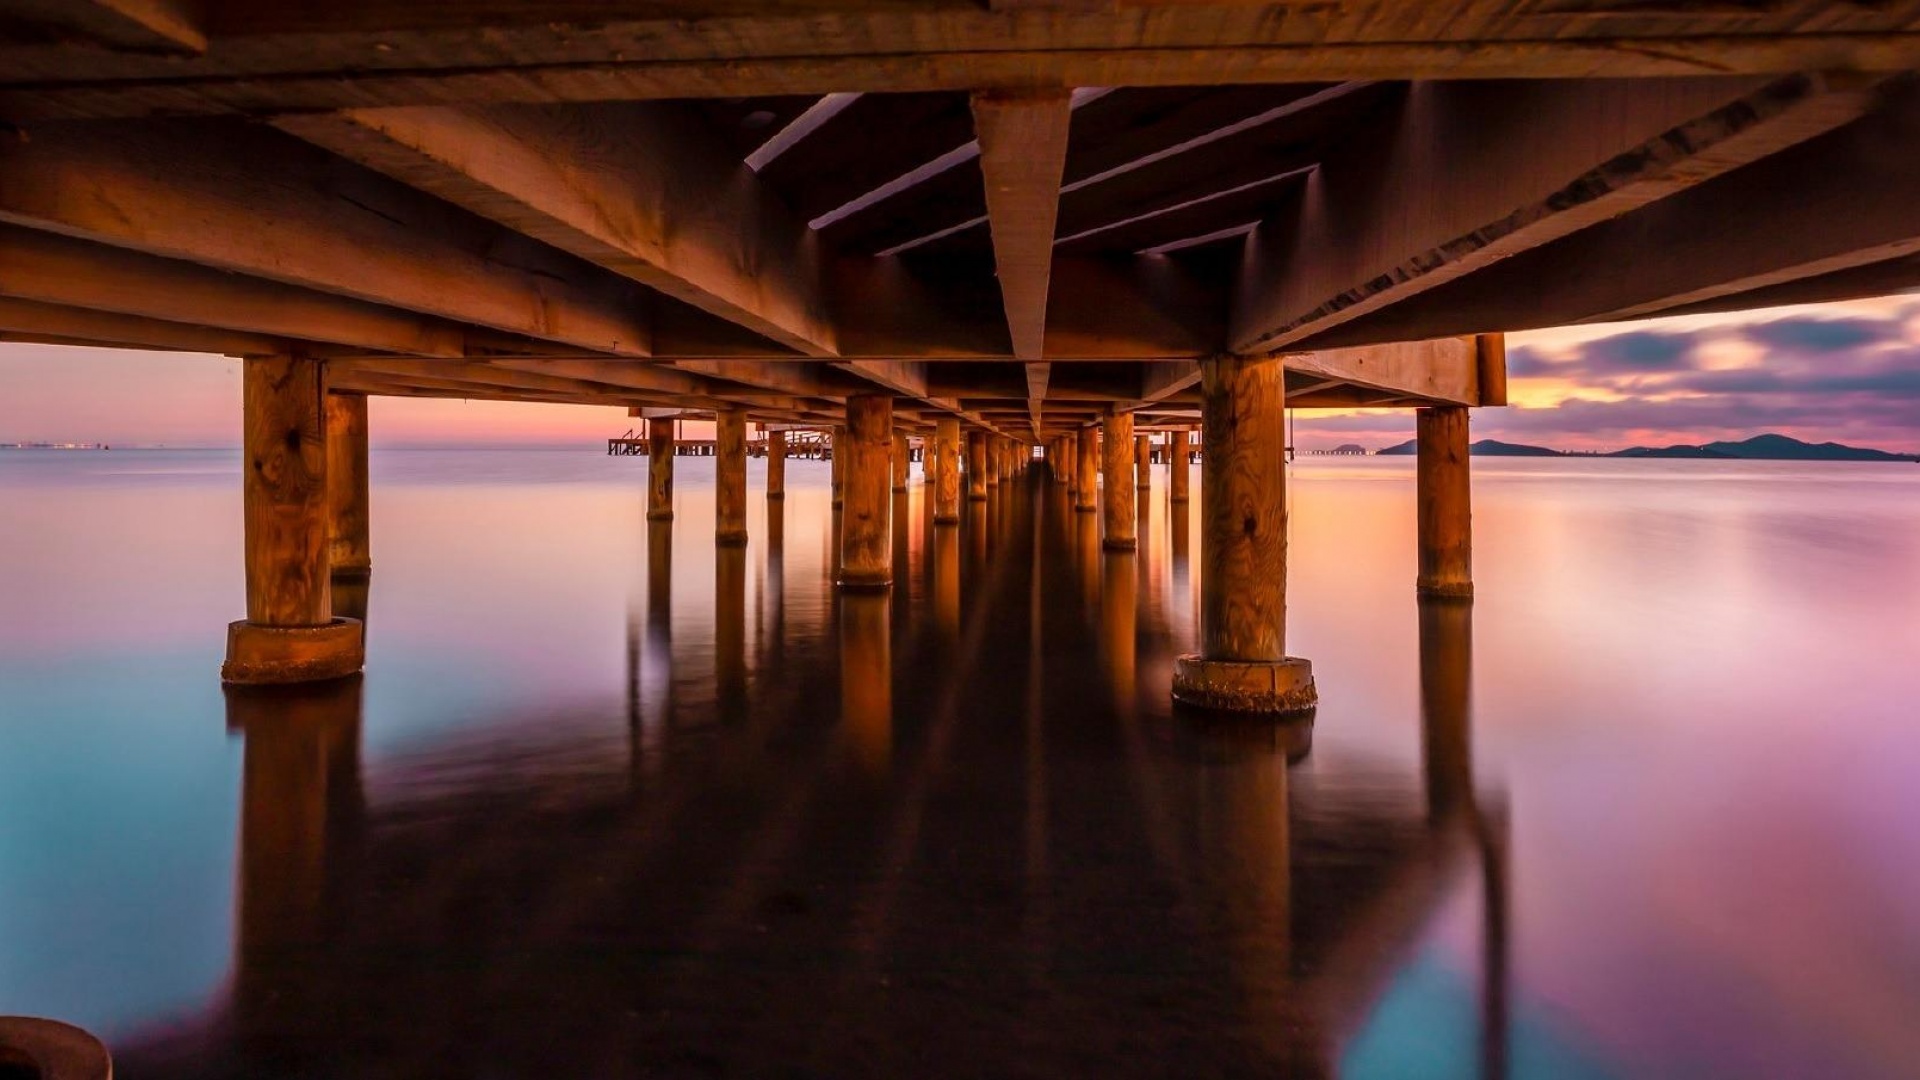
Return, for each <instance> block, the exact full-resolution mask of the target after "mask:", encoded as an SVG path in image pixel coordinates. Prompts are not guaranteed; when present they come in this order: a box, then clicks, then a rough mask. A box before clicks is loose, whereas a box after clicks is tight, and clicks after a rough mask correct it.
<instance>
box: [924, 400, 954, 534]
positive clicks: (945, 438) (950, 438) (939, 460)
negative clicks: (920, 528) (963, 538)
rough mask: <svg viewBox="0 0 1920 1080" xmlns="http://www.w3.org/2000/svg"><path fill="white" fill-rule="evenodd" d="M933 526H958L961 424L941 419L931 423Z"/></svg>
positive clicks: (948, 418) (946, 417)
mask: <svg viewBox="0 0 1920 1080" xmlns="http://www.w3.org/2000/svg"><path fill="white" fill-rule="evenodd" d="M931 475H932V477H933V523H934V524H935V525H958V524H959V523H960V421H959V420H958V419H957V418H955V417H951V416H943V417H941V418H940V419H938V420H935V421H934V422H933V470H932V473H931Z"/></svg>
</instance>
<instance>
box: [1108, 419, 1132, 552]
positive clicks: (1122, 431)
mask: <svg viewBox="0 0 1920 1080" xmlns="http://www.w3.org/2000/svg"><path fill="white" fill-rule="evenodd" d="M1101 426H1102V428H1103V429H1104V430H1102V432H1101V434H1100V441H1101V444H1102V446H1101V453H1102V464H1103V465H1104V466H1105V475H1103V476H1102V477H1101V482H1102V488H1103V490H1102V491H1101V493H1100V504H1101V506H1102V507H1103V508H1105V511H1106V513H1105V520H1104V522H1102V524H1103V525H1104V526H1105V528H1103V529H1102V533H1103V539H1102V541H1101V542H1102V543H1103V544H1104V545H1105V546H1106V548H1107V550H1109V551H1132V550H1133V547H1134V536H1133V414H1132V413H1126V412H1116V413H1113V414H1111V415H1109V416H1108V417H1107V419H1106V422H1105V423H1104V424H1102V425H1101Z"/></svg>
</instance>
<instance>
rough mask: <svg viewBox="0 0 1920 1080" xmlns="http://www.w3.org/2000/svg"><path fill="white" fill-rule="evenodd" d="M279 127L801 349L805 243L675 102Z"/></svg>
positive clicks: (814, 310) (808, 277) (810, 286)
mask: <svg viewBox="0 0 1920 1080" xmlns="http://www.w3.org/2000/svg"><path fill="white" fill-rule="evenodd" d="M278 125H279V126H280V127H281V128H282V129H283V130H286V131H289V132H292V133H293V134H295V135H298V136H299V137H301V138H303V139H306V140H308V141H310V142H313V143H316V144H318V145H320V146H324V147H326V148H327V149H329V150H332V151H333V152H335V153H338V154H340V155H342V156H344V157H347V158H351V159H353V160H355V161H358V162H360V163H361V164H364V165H367V166H369V167H370V168H373V169H375V170H377V171H379V172H383V173H386V174H388V175H390V176H392V177H394V178H396V179H398V180H400V181H402V182H404V183H407V184H409V185H412V186H414V187H417V188H420V189H422V190H425V191H430V192H432V193H434V194H436V195H438V196H440V197H441V198H444V199H446V200H448V201H449V202H452V203H455V204H457V205H460V206H464V207H466V208H467V209H469V210H471V211H473V212H474V213H476V214H479V215H480V216H482V217H486V218H490V219H492V220H495V221H498V222H500V223H501V224H503V225H506V226H508V227H509V228H512V229H514V230H516V231H518V232H522V233H525V234H527V235H529V236H532V237H535V238H536V239H539V240H541V241H543V242H545V243H548V244H552V245H553V246H555V247H557V248H560V249H561V250H563V251H568V252H571V253H573V254H575V255H578V256H580V257H581V258H583V259H586V260H587V261H589V262H593V263H596V264H598V265H600V266H604V267H606V268H608V269H609V270H612V271H614V272H615V273H618V274H622V275H624V276H626V277H629V278H632V279H634V280H635V281H639V282H642V283H644V284H646V285H648V286H650V287H652V288H654V289H657V290H659V291H660V292H662V293H665V294H667V295H668V296H672V297H674V298H675V299H678V300H681V301H683V302H685V303H687V304H690V305H692V306H694V307H696V308H699V309H701V310H702V311H706V312H709V313H710V314H713V315H716V316H719V317H720V318H723V319H726V320H728V321H730V322H733V323H737V324H738V325H741V326H744V327H746V328H748V329H750V330H753V331H754V332H756V333H759V334H763V335H765V336H767V337H768V338H771V339H772V340H774V341H777V342H779V343H780V344H782V345H786V346H788V347H790V348H794V349H797V350H799V351H801V352H803V353H806V354H808V355H811V356H830V355H832V354H833V353H834V351H835V348H834V333H833V327H832V325H831V323H830V322H829V320H828V317H827V311H826V302H825V297H824V290H823V287H822V271H821V260H822V258H823V255H822V253H821V251H820V250H819V246H818V242H817V240H816V239H815V238H814V236H813V234H812V233H811V232H809V231H808V230H807V228H806V226H805V224H804V223H802V222H800V221H798V220H796V219H794V218H793V217H792V215H791V214H790V213H789V212H788V211H787V209H786V207H785V206H784V204H783V203H781V201H780V199H779V198H778V197H777V196H776V195H774V194H772V193H771V192H770V191H768V190H767V189H765V188H764V187H763V186H762V185H761V184H760V183H759V181H758V178H757V177H755V176H754V174H753V172H752V171H751V170H749V169H748V168H747V167H746V166H745V165H744V164H742V163H741V161H740V160H739V158H738V157H737V156H734V155H732V154H730V153H729V152H728V150H727V148H726V147H725V146H723V145H722V144H721V143H720V142H719V141H718V140H717V139H716V138H715V137H714V135H713V133H712V132H711V131H710V129H708V128H707V127H706V126H705V125H704V124H703V123H702V122H701V121H700V119H699V118H698V117H697V116H696V115H694V114H693V113H692V112H690V111H689V110H688V109H687V108H686V107H684V106H681V105H675V104H661V103H640V104H604V105H593V106H577V107H572V108H564V109H556V108H545V107H538V106H517V107H516V106H503V107H497V108H491V109H465V110H462V109H444V108H404V109H357V110H352V111H348V112H343V113H336V114H331V115H302V116H289V117H283V118H281V119H280V120H279V121H278Z"/></svg>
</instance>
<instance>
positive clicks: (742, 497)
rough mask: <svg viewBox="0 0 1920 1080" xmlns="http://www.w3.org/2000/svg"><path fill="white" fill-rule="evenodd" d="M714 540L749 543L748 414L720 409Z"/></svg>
mask: <svg viewBox="0 0 1920 1080" xmlns="http://www.w3.org/2000/svg"><path fill="white" fill-rule="evenodd" d="M713 430H714V436H713V454H714V464H713V541H714V543H716V544H744V543H746V542H747V414H746V411H745V410H744V409H721V410H720V411H719V412H717V413H715V414H714V422H713Z"/></svg>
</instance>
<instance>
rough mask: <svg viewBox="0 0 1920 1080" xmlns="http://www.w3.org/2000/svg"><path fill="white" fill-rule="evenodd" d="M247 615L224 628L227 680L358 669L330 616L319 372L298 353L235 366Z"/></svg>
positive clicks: (357, 634) (342, 630) (352, 647)
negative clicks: (239, 402) (238, 372)
mask: <svg viewBox="0 0 1920 1080" xmlns="http://www.w3.org/2000/svg"><path fill="white" fill-rule="evenodd" d="M241 372H242V376H241V377H242V407H243V409H244V411H245V416H244V425H243V439H244V450H245V460H244V465H243V469H242V472H243V476H244V484H245V487H244V500H243V502H244V515H245V523H246V572H247V617H246V619H245V620H243V621H241V622H236V623H233V624H231V625H230V626H228V627H227V659H226V663H225V665H223V666H222V668H221V669H220V677H221V678H222V679H223V680H225V681H226V682H230V683H293V682H312V681H316V680H320V679H332V678H338V677H340V676H343V675H351V674H353V673H354V672H356V671H359V670H360V668H361V666H362V664H363V662H364V659H365V650H364V645H363V638H362V632H361V625H360V623H359V622H358V621H357V620H354V619H344V618H336V617H334V614H333V597H332V594H331V584H332V582H331V579H332V573H331V570H330V566H329V563H330V556H331V549H332V540H331V538H330V536H329V535H328V533H329V524H328V517H329V515H328V502H329V493H328V490H327V463H328V462H327V457H328V455H327V421H326V416H325V413H326V403H325V397H326V373H325V370H324V368H323V366H322V364H321V362H320V361H318V360H314V359H311V358H308V357H305V356H296V355H285V354H283V355H278V356H250V357H247V358H246V359H245V360H244V361H243V362H242V365H241Z"/></svg>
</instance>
